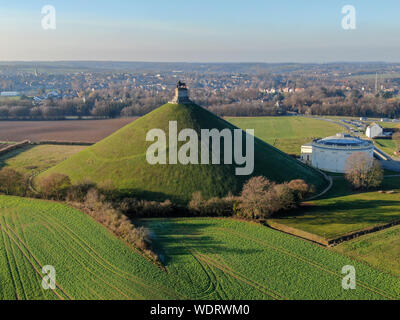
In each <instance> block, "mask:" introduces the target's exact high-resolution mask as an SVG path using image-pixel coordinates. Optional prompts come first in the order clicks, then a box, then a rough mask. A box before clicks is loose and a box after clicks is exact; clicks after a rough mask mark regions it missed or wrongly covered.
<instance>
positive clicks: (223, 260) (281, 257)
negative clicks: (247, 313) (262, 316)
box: [145, 219, 400, 299]
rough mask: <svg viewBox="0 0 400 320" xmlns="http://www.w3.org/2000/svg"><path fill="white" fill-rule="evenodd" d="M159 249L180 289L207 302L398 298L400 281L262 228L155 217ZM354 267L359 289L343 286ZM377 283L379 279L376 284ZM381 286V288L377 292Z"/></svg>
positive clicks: (153, 224)
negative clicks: (347, 271)
mask: <svg viewBox="0 0 400 320" xmlns="http://www.w3.org/2000/svg"><path fill="white" fill-rule="evenodd" d="M145 225H146V226H148V227H149V228H150V229H151V230H152V231H153V232H154V233H155V234H156V244H155V245H156V248H157V250H159V252H161V253H162V254H163V256H164V262H165V264H166V266H167V270H168V274H169V276H171V277H176V279H177V281H178V282H177V286H178V287H186V288H188V289H189V288H191V290H195V291H192V292H193V293H192V297H193V294H195V297H196V298H206V299H214V298H218V299H238V298H241V297H247V299H267V298H270V299H361V298H364V299H375V298H378V299H381V298H384V297H383V296H380V295H381V294H383V295H384V296H386V295H388V296H392V295H393V296H392V297H393V298H395V297H396V298H398V297H399V294H400V291H399V290H400V282H399V281H398V278H395V277H390V276H388V275H386V274H384V273H377V272H376V271H375V270H374V269H372V268H369V267H366V266H365V265H363V264H361V263H357V262H355V261H353V260H350V259H348V258H345V257H344V256H341V255H339V254H336V253H334V252H331V251H329V250H326V249H323V248H321V247H318V246H316V245H313V244H311V243H308V242H304V241H302V240H299V239H297V238H294V237H291V236H288V235H286V234H283V233H280V232H277V231H274V230H271V229H267V228H265V227H264V226H261V225H258V224H253V223H246V222H243V221H235V220H229V219H179V220H178V219H173V220H167V219H151V220H147V221H145ZM349 264H350V265H354V266H355V267H356V270H357V274H358V280H359V281H360V282H359V284H358V285H359V286H358V287H357V290H355V291H352V290H350V291H345V290H343V289H342V288H341V280H340V279H341V273H340V272H341V269H342V267H343V266H344V265H349ZM378 279H379V280H378ZM378 288H380V289H378Z"/></svg>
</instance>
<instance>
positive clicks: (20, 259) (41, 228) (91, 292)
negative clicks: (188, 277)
mask: <svg viewBox="0 0 400 320" xmlns="http://www.w3.org/2000/svg"><path fill="white" fill-rule="evenodd" d="M0 230H1V241H2V245H1V246H0V286H1V290H0V299H165V298H170V299H176V298H179V297H181V296H179V295H178V294H177V293H175V292H174V291H173V290H172V289H171V288H172V286H171V284H169V287H170V288H167V287H166V286H165V285H164V284H165V283H166V284H167V285H168V281H166V279H165V278H166V275H165V273H163V272H162V271H161V270H160V269H159V268H158V267H156V266H155V265H153V264H152V263H150V262H149V261H148V260H146V259H145V258H144V257H142V256H141V255H140V254H138V253H137V252H136V251H134V250H133V249H131V248H130V247H128V246H127V245H125V244H124V243H123V242H122V241H120V240H118V239H117V238H115V237H114V236H113V235H112V234H111V233H110V232H108V231H107V230H106V229H105V228H103V227H102V226H101V225H99V224H97V223H96V222H94V221H93V220H91V218H90V217H88V216H86V215H85V214H83V213H81V212H79V211H77V210H74V209H72V208H70V207H68V206H65V205H62V204H57V203H53V202H47V201H39V200H30V199H23V198H17V197H5V196H0ZM45 265H51V266H54V267H55V270H56V284H57V288H56V290H54V291H52V290H50V291H46V290H44V289H43V288H42V286H41V280H40V279H41V278H40V277H41V276H43V275H42V273H41V270H42V267H43V266H45Z"/></svg>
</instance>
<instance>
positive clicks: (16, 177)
mask: <svg viewBox="0 0 400 320" xmlns="http://www.w3.org/2000/svg"><path fill="white" fill-rule="evenodd" d="M27 190H28V179H27V178H26V177H25V176H24V175H22V174H21V173H19V172H17V171H15V170H14V169H10V168H3V169H1V170H0V192H3V193H5V194H6V195H15V196H25V195H26V194H27Z"/></svg>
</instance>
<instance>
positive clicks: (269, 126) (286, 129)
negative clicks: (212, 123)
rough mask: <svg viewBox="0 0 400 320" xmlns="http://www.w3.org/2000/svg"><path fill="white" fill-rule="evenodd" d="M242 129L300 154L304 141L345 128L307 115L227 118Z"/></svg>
mask: <svg viewBox="0 0 400 320" xmlns="http://www.w3.org/2000/svg"><path fill="white" fill-rule="evenodd" d="M227 120H228V121H229V122H231V123H233V124H234V125H235V126H238V127H239V128H242V129H254V130H255V135H256V137H258V138H260V139H261V140H264V141H265V142H267V143H269V144H272V145H273V146H274V147H276V148H278V149H280V150H282V151H283V152H286V153H289V154H296V155H299V154H300V148H301V146H302V145H303V144H304V143H307V142H311V141H312V140H313V139H314V138H323V137H328V136H331V135H335V134H336V133H339V132H342V131H343V130H344V128H343V127H341V126H340V125H338V124H335V123H331V122H328V121H323V120H317V119H311V118H305V117H259V118H227Z"/></svg>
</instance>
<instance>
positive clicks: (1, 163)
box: [0, 145, 35, 170]
mask: <svg viewBox="0 0 400 320" xmlns="http://www.w3.org/2000/svg"><path fill="white" fill-rule="evenodd" d="M34 147H35V146H34V145H26V146H23V147H22V148H18V149H15V150H12V151H9V152H7V153H6V154H3V155H0V170H1V169H3V168H4V167H6V161H7V160H9V159H12V158H15V157H16V156H18V155H19V154H21V153H24V152H26V151H29V150H31V149H33V148H34Z"/></svg>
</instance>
